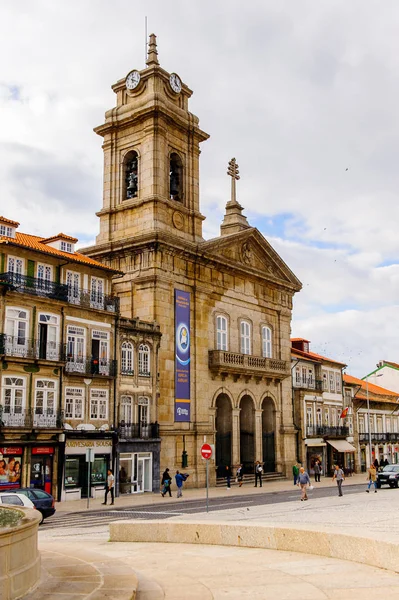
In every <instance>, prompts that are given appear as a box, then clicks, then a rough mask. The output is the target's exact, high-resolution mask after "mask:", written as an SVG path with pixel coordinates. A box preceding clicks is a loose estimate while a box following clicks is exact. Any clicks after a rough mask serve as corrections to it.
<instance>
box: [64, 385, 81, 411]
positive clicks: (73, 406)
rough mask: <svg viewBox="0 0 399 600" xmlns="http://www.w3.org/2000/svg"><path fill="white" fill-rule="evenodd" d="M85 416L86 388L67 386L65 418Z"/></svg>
mask: <svg viewBox="0 0 399 600" xmlns="http://www.w3.org/2000/svg"><path fill="white" fill-rule="evenodd" d="M83 416H84V389H83V388H74V387H67V388H65V418H66V419H83Z"/></svg>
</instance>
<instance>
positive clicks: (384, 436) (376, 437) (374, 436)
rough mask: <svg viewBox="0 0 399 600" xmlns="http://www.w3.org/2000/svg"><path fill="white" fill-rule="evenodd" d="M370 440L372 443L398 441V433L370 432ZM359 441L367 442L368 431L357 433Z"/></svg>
mask: <svg viewBox="0 0 399 600" xmlns="http://www.w3.org/2000/svg"><path fill="white" fill-rule="evenodd" d="M370 435H371V442H372V443H377V444H378V443H383V442H398V441H399V433H376V432H372V433H371V434H370ZM359 442H360V443H366V444H368V442H369V434H368V433H364V432H363V433H359Z"/></svg>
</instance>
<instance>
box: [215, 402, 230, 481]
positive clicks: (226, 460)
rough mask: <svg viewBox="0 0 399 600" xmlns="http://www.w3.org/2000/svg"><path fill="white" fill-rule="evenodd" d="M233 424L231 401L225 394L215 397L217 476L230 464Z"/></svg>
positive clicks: (221, 475)
mask: <svg viewBox="0 0 399 600" xmlns="http://www.w3.org/2000/svg"><path fill="white" fill-rule="evenodd" d="M232 426H233V418H232V409H231V401H230V398H229V397H228V396H227V394H220V395H219V396H218V397H217V399H216V467H217V473H216V475H217V477H223V476H224V474H225V472H226V466H229V467H230V466H231V431H232Z"/></svg>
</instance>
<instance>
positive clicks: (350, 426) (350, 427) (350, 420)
mask: <svg viewBox="0 0 399 600" xmlns="http://www.w3.org/2000/svg"><path fill="white" fill-rule="evenodd" d="M348 427H349V435H353V419H352V417H348Z"/></svg>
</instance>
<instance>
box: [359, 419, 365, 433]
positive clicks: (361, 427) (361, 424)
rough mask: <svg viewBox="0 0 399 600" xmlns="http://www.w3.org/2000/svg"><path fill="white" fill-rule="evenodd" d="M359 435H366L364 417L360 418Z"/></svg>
mask: <svg viewBox="0 0 399 600" xmlns="http://www.w3.org/2000/svg"><path fill="white" fill-rule="evenodd" d="M359 433H365V426H364V417H359Z"/></svg>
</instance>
